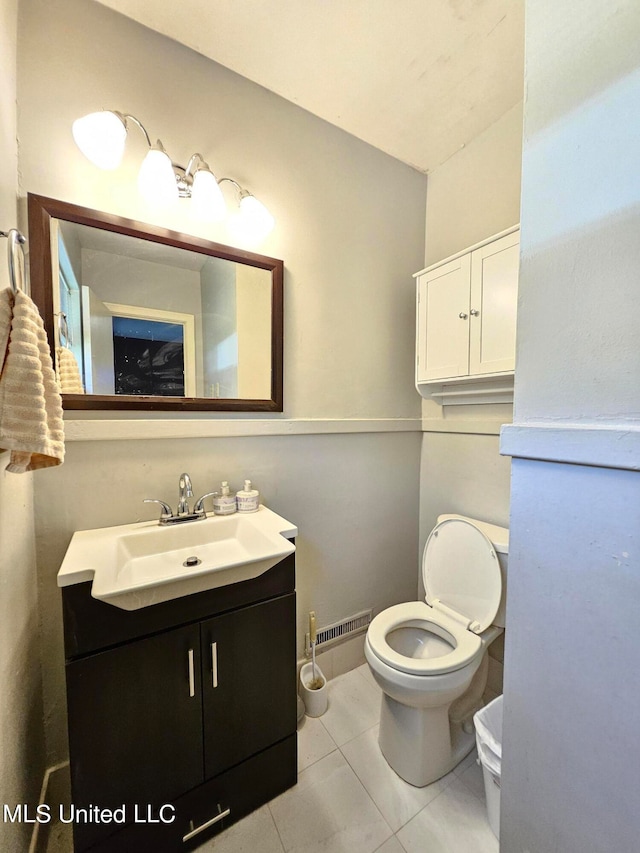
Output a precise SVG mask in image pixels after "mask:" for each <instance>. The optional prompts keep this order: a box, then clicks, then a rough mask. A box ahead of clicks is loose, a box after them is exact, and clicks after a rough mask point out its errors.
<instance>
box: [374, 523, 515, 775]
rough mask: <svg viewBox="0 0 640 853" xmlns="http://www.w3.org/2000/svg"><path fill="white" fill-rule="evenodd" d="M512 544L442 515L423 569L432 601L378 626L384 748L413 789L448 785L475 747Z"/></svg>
mask: <svg viewBox="0 0 640 853" xmlns="http://www.w3.org/2000/svg"><path fill="white" fill-rule="evenodd" d="M508 537H509V534H508V531H507V530H505V529H504V528H501V527H496V526H495V525H491V524H486V523H484V522H480V521H475V520H473V519H469V518H464V517H463V516H457V515H456V516H454V515H446V516H440V517H439V518H438V523H437V524H436V526H435V527H434V529H433V530H432V531H431V534H430V535H429V538H428V540H427V543H426V545H425V549H424V555H423V561H422V573H423V580H424V586H425V590H426V601H411V602H407V603H404V604H396V605H394V606H393V607H389V608H388V609H387V610H384V611H383V612H382V613H379V614H378V615H377V616H376V617H375V618H374V619H373V621H372V622H371V625H370V626H369V629H368V632H367V636H366V640H365V656H366V659H367V662H368V664H369V667H370V669H371V672H372V674H373V677H374V678H375V680H376V682H377V683H378V684H379V686H380V687H381V689H382V704H381V713H380V735H379V744H380V749H381V751H382V753H383V755H384V756H385V758H386V760H387V762H388V763H389V764H390V766H391V767H392V768H393V769H394V770H395V772H396V773H397V774H398V775H399V776H401V777H402V778H403V779H405V780H406V781H407V782H409V783H411V784H412V785H416V786H418V787H422V786H424V785H428V784H430V783H431V782H433V781H435V780H436V779H439V778H440V777H441V776H444V775H445V774H446V773H448V772H449V771H450V770H451V769H453V767H455V766H456V764H458V763H459V762H460V761H461V760H462V759H463V758H464V757H465V756H466V755H467V754H468V753H469V752H470V751H471V750H472V749H473V745H474V743H475V736H474V730H473V722H472V717H473V714H474V713H475V712H476V711H477V710H478V708H479V707H481V705H482V694H483V693H484V689H485V687H486V680H487V666H488V663H487V656H486V652H487V648H488V646H489V645H490V644H491V642H493V640H494V639H495V638H496V637H497V636H498V635H499V634H500V633H501V632H502V630H503V627H504V599H505V595H504V593H505V587H506V584H505V583H504V582H503V575H504V573H505V571H506V560H505V559H504V556H505V555H506V554H507V551H508ZM498 554H501V555H502V556H503V560H502V562H501V560H500V558H499V557H498Z"/></svg>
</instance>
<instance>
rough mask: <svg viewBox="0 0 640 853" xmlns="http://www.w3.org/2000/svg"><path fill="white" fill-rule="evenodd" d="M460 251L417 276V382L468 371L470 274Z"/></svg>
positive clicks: (464, 374) (469, 262) (468, 265)
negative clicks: (435, 267)
mask: <svg viewBox="0 0 640 853" xmlns="http://www.w3.org/2000/svg"><path fill="white" fill-rule="evenodd" d="M470 270H471V261H470V258H469V255H463V256H462V257H461V258H457V259H456V260H454V261H450V262H449V263H448V264H443V266H441V267H438V268H437V269H434V270H430V271H429V272H426V273H423V275H421V276H420V277H419V279H418V329H417V373H416V379H417V381H418V382H426V381H428V380H430V379H446V378H450V377H455V376H466V375H467V373H468V372H469V277H470Z"/></svg>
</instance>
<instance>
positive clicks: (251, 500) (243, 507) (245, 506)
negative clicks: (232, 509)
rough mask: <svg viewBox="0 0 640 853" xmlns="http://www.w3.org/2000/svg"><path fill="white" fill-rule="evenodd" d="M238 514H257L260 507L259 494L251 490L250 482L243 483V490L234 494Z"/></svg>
mask: <svg viewBox="0 0 640 853" xmlns="http://www.w3.org/2000/svg"><path fill="white" fill-rule="evenodd" d="M236 502H237V504H238V512H257V511H258V507H259V506H260V492H259V491H258V490H257V489H252V488H251V480H245V481H244V489H241V490H240V491H239V492H238V493H237V494H236Z"/></svg>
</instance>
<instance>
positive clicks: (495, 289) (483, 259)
mask: <svg viewBox="0 0 640 853" xmlns="http://www.w3.org/2000/svg"><path fill="white" fill-rule="evenodd" d="M519 256H520V235H519V232H517V231H516V232H515V233H514V234H508V235H507V236H506V237H501V238H500V239H499V240H495V241H494V242H493V243H489V244H487V245H486V246H482V248H480V249H476V250H475V251H474V252H473V253H472V255H471V304H470V312H469V313H470V315H471V317H470V324H471V325H470V346H469V373H470V374H471V375H474V374H484V373H501V372H503V371H512V370H513V369H514V367H515V354H516V313H517V301H518V265H519Z"/></svg>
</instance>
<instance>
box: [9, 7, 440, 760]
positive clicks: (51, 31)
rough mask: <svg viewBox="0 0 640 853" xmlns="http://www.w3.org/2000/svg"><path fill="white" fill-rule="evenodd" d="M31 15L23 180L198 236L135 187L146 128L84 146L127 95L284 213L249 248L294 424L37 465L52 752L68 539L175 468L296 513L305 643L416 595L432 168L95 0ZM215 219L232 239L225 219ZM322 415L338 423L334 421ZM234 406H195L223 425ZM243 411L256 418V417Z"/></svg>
mask: <svg viewBox="0 0 640 853" xmlns="http://www.w3.org/2000/svg"><path fill="white" fill-rule="evenodd" d="M20 24H21V26H20V34H21V35H20V42H19V48H20V50H19V85H18V96H19V136H20V156H21V159H20V167H21V174H22V186H21V190H22V192H23V193H24V192H27V191H31V192H35V193H40V194H43V195H48V196H53V197H55V198H60V199H64V200H66V201H71V202H75V203H79V204H83V205H86V206H88V207H94V208H101V209H105V210H109V211H111V212H114V213H120V214H124V215H125V216H128V217H130V218H138V219H141V220H143V221H145V220H146V221H150V222H158V223H160V224H163V225H166V226H168V227H171V228H174V229H176V230H184V231H187V232H192V233H197V231H198V229H199V228H200V230H201V231H202V233H203V234H204V235H205V236H206V234H205V232H204V230H203V229H202V228H201V227H200V226H199V225H198V224H197V223H193V222H192V221H190V220H189V219H188V216H187V214H186V213H185V212H180V213H175V214H172V215H169V214H167V215H164V216H160V215H159V214H158V212H157V211H155V210H152V209H149V208H147V207H145V205H144V203H143V202H142V201H141V200H140V199H139V197H138V195H137V191H136V186H135V172H136V170H137V166H138V164H139V162H140V159H141V157H142V155H143V153H144V152H143V150H142V145H141V143H140V140H138V139H137V138H136V135H135V130H134V131H133V132H132V134H131V142H132V146H131V148H130V149H129V151H128V153H127V155H126V158H125V160H126V162H125V163H124V165H123V166H122V168H121V169H120V170H119V171H117V172H113V173H109V174H106V173H101V172H99V171H98V170H97V169H95V167H93V166H91V165H90V164H89V163H88V162H87V161H85V160H84V159H83V158H82V155H81V154H80V153H79V152H78V151H77V149H76V148H75V145H74V143H73V141H72V138H71V133H70V127H71V123H72V121H73V119H74V118H76V117H77V116H80V115H83V114H85V113H87V112H89V111H91V110H95V109H98V108H100V107H102V106H106V107H112V108H115V109H120V110H124V111H127V112H131V113H133V114H134V115H136V116H137V117H138V118H140V119H141V120H142V121H143V122H144V123H145V124H146V125H147V126H148V129H149V131H150V132H151V133H152V134H153V135H154V136H160V137H161V138H162V140H163V142H164V144H165V146H166V147H167V148H168V149H169V150H170V151H171V152H172V153H173V154H174V157H175V158H176V159H177V160H178V161H180V160H181V158H182V159H184V158H186V157H188V156H189V155H190V154H191V153H193V152H194V151H196V150H198V151H201V152H202V153H203V154H204V156H206V157H207V159H208V160H209V162H210V164H211V166H212V168H214V169H216V170H217V171H218V174H221V175H232V176H234V177H235V178H237V179H238V180H239V181H240V182H241V183H243V184H246V185H247V186H248V188H249V189H251V190H253V191H254V192H255V193H256V195H257V196H258V197H260V198H261V199H262V200H263V201H264V202H265V203H266V204H267V206H268V207H269V208H270V209H271V210H272V212H273V213H274V215H275V218H276V221H277V226H276V229H275V231H274V232H273V235H272V236H271V237H270V238H269V239H268V240H267V241H266V242H265V243H263V244H262V245H260V246H259V247H254V248H255V249H257V250H258V251H260V252H262V253H264V254H268V255H271V256H274V257H281V258H283V259H284V262H285V389H284V397H285V413H284V415H283V416H279V415H275V416H271V421H272V422H275V423H276V424H277V427H278V429H279V430H280V432H281V433H282V435H276V436H265V435H262V434H261V433H262V432H264V431H265V430H264V428H263V427H261V426H260V424H264V422H265V417H264V416H262V415H261V416H259V418H260V420H258V422H257V424H256V426H255V428H254V429H253V432H254V433H255V434H254V435H249V436H247V437H243V438H222V437H215V438H204V437H200V438H193V439H188V440H163V439H157V440H153V441H133V440H131V441H130V440H127V441H119V442H112V441H103V440H100V441H75V442H68V443H67V460H66V462H65V464H64V466H62V467H61V468H60V469H59V470H56V471H55V472H54V473H53V476H52V477H49V478H47V480H46V482H45V481H44V480H43V481H42V485H40V483H39V482H38V484H37V485H38V488H37V491H36V526H37V542H38V556H39V578H40V596H41V609H42V619H43V645H44V648H45V649H46V658H45V663H46V665H45V668H44V673H45V700H46V707H47V715H48V718H49V724H48V752H49V756H50V758H51V760H54V759H57V758H58V757H60V756H63V755H64V753H65V749H66V745H65V733H64V704H65V697H64V683H63V672H62V669H63V666H62V664H63V651H62V638H61V624H60V623H61V614H60V600H59V593H58V590H57V588H56V586H55V575H56V572H57V570H58V568H59V564H60V561H61V559H62V556H63V554H64V551H65V548H66V546H67V544H68V541H69V538H70V536H71V534H72V532H73V530H74V529H81V528H87V527H95V526H104V525H105V524H114V523H124V522H128V521H134V520H136V519H138V518H151V517H153V510H152V509H151V508H149V507H145V506H143V505H142V503H141V501H142V499H143V498H145V497H158V498H165V499H169V500H170V501H172V502H173V503H175V498H176V493H177V479H178V475H179V474H180V472H181V471H185V470H186V471H188V472H189V473H190V474H191V477H192V480H193V483H194V487H195V489H196V490H197V491H198V492H199V493H204V492H206V491H209V490H211V489H212V488H214V487H216V485H218V484H219V482H220V480H222V479H229V480H230V482H231V484H232V486H233V487H234V488H236V489H237V488H239V487H240V486H241V484H242V481H243V479H244V478H245V477H249V478H251V479H252V480H253V481H254V482H255V484H256V486H257V487H258V488H259V489H260V490H261V491H262V493H263V495H264V498H265V503H266V504H267V505H268V506H270V507H272V508H273V509H275V510H276V511H277V512H280V513H281V514H283V515H284V516H285V517H289V518H290V519H291V521H293V522H294V523H296V524H297V525H298V527H299V530H300V536H299V540H298V545H299V551H298V555H299V561H298V575H297V577H298V623H299V624H298V637H299V645H300V648H301V647H302V641H303V636H304V630H305V626H306V613H307V611H308V610H309V609H310V608H311V607H313V608H314V609H315V610H316V612H317V614H318V620H319V625H323V624H327V623H330V622H332V621H334V620H336V619H339V618H342V617H344V616H348V615H351V614H352V613H354V612H357V611H359V610H362V609H364V608H366V607H370V606H371V607H373V608H374V609H375V610H379V609H381V608H383V607H386V606H388V605H390V604H392V603H395V602H397V601H400V600H403V599H404V600H406V599H407V598H410V597H412V596H413V595H415V588H416V565H417V541H418V486H419V456H420V441H421V436H420V431H419V430H420V403H419V398H418V397H417V395H416V392H415V389H414V386H413V351H414V341H413V329H414V323H415V318H414V292H413V281H412V278H411V274H412V273H413V272H414V271H415V270H416V269H418V268H419V267H420V266H421V264H422V261H423V258H424V217H425V192H426V178H425V177H424V175H420V174H418V173H417V172H415V171H414V170H412V169H410V168H408V167H406V166H403V165H402V164H400V163H398V162H397V161H395V160H393V159H392V158H390V157H388V156H386V155H384V154H382V153H380V152H379V151H376V150H375V149H373V148H371V147H369V146H367V145H365V144H364V143H362V142H360V141H358V140H356V139H354V138H353V137H350V136H348V135H347V134H345V133H344V132H342V131H339V130H337V129H336V128H334V127H332V126H330V125H328V124H326V123H325V122H323V121H321V120H319V119H317V118H315V117H313V116H311V115H310V114H309V113H306V112H304V111H303V110H301V109H299V108H298V107H296V106H294V105H292V104H290V103H287V102H286V101H284V100H282V99H280V98H278V97H276V96H275V95H273V94H271V93H269V92H267V91H266V90H264V89H261V88H260V87H259V86H256V85H255V84H253V83H250V82H249V81H247V80H245V79H243V78H241V77H238V76H237V75H235V74H233V73H231V72H229V71H227V70H226V69H224V68H222V67H220V66H218V65H216V64H215V63H213V62H211V61H209V60H206V59H204V58H203V57H202V56H199V55H197V54H195V53H193V52H192V51H190V50H188V49H186V48H184V47H182V46H179V45H177V44H175V43H173V42H171V41H170V40H168V39H166V38H164V37H161V36H159V35H156V34H154V33H151V32H149V31H147V30H145V29H144V28H143V27H140V26H139V25H137V24H135V23H133V22H131V21H129V20H127V19H125V18H122V17H120V16H119V15H117V14H115V13H113V12H111V11H110V10H108V9H106V8H104V7H102V6H98V5H96V4H93V3H87V2H84V0H54V2H51V0H47V2H45V0H24V1H23V2H21V5H20ZM43 140H46V144H43ZM208 236H209V237H210V238H211V239H214V240H216V241H218V242H223V243H224V242H231V237H230V236H229V235H228V234H226V233H225V232H224V231H222V230H220V229H218V230H216V231H213V230H212V231H211V232H210V233H209V234H208ZM327 419H329V422H330V424H331V426H330V429H331V430H332V432H331V433H328V434H322V433H323V431H324V430H326V429H327V425H326V423H327ZM132 420H134V419H132ZM135 420H136V422H137V423H139V420H140V419H139V418H137V419H135ZM192 420H193V419H192ZM230 420H237V418H229V417H225V416H224V415H223V416H217V415H215V414H213V415H210V416H209V415H206V414H205V415H203V416H201V418H200V421H201V422H202V423H203V424H204V427H203V429H204V430H205V432H206V431H207V430H209V431H213V433H214V434H215V431H216V429H217V428H218V426H220V427H221V428H222V427H224V425H225V424H228V423H229V421H230ZM242 420H243V421H244V422H245V423H246V424H247V425H249V426H248V427H247V428H248V429H249V431H250V432H251V429H252V427H251V426H250V424H251V423H252V422H253V421H254V420H255V418H252V417H251V416H249V417H246V418H242ZM301 421H303V422H304V423H303V427H301V426H300V422H301ZM280 422H281V423H280ZM77 423H78V421H76V425H77ZM174 423H175V421H174ZM83 424H85V425H87V424H88V427H87V428H88V429H90V427H91V424H90V423H89V422H88V421H86V420H85V421H83ZM302 428H304V429H306V430H310V431H311V432H312V433H314V434H311V435H303V434H299V432H300V430H301V429H302ZM352 430H353V432H351V431H352ZM398 430H400V431H398Z"/></svg>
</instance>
